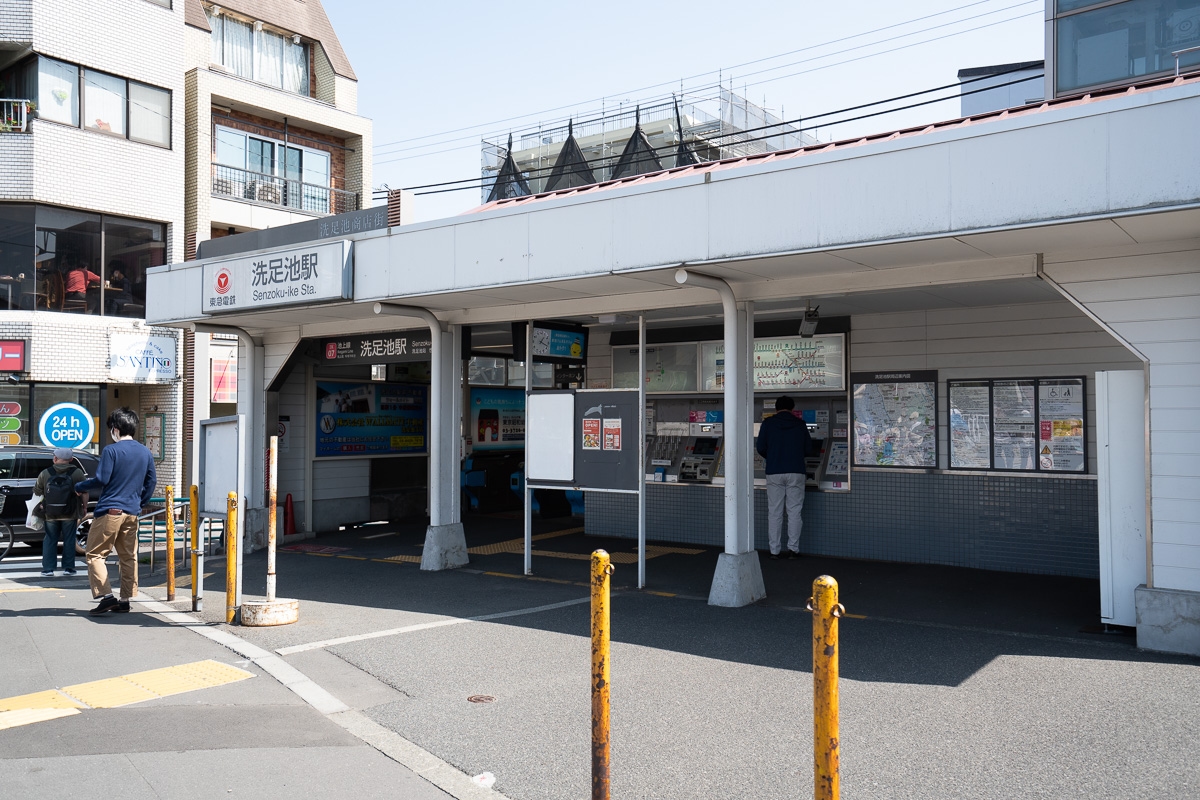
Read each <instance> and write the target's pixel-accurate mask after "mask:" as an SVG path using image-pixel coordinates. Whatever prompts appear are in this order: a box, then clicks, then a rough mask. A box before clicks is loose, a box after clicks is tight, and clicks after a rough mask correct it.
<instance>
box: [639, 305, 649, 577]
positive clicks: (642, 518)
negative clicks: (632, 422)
mask: <svg viewBox="0 0 1200 800" xmlns="http://www.w3.org/2000/svg"><path fill="white" fill-rule="evenodd" d="M638 408H639V409H640V410H641V412H640V413H641V419H640V421H639V422H638V432H639V434H640V435H639V436H638V455H639V457H640V458H641V464H642V466H640V467H638V588H639V589H645V588H646V475H645V472H646V466H645V465H646V434H647V433H648V431H647V430H646V315H645V314H644V313H643V314H638Z"/></svg>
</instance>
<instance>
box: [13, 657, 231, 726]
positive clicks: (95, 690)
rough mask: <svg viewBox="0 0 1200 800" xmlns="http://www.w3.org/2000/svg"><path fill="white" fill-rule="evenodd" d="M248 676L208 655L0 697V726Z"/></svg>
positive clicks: (111, 706)
mask: <svg viewBox="0 0 1200 800" xmlns="http://www.w3.org/2000/svg"><path fill="white" fill-rule="evenodd" d="M253 677H254V673H253V672H247V671H246V670H244V669H238V668H237V667H232V666H230V665H228V664H222V663H221V662H220V661H213V660H211V659H209V660H205V661H194V662H192V663H190V664H179V665H178V666H174V667H163V668H161V669H151V670H146V671H145V672H134V673H131V674H129V675H121V676H119V677H116V678H105V679H104V680H99V681H89V682H88V683H77V684H74V685H73V686H64V687H63V688H61V689H48V690H46V691H44V692H34V693H32V694H22V695H17V696H16V697H6V698H3V699H0V730H4V729H6V728H15V727H18V726H21V725H32V724H33V723H35V722H45V721H46V720H51V719H59V718H60V717H69V716H72V715H74V714H78V713H80V711H81V710H86V709H90V708H118V707H120V706H127V705H131V704H133V703H141V702H143V701H145V700H154V699H155V698H159V697H170V696H171V695H174V694H183V693H184V692H193V691H196V690H197V689H209V688H212V687H214V686H223V685H225V684H227V683H234V682H236V681H244V680H246V679H247V678H253Z"/></svg>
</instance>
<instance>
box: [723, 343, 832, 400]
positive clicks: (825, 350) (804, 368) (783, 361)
mask: <svg viewBox="0 0 1200 800" xmlns="http://www.w3.org/2000/svg"><path fill="white" fill-rule="evenodd" d="M753 380H754V391H756V392H766V391H794V392H808V391H819V392H823V391H840V390H843V389H845V388H846V372H845V336H844V335H843V334H840V333H834V334H827V335H825V336H812V337H809V338H803V337H800V336H785V337H776V338H769V339H768V338H763V339H755V340H754V377H753ZM701 388H702V389H705V390H708V391H716V390H718V389H724V388H725V344H724V342H710V343H706V344H704V345H702V346H701Z"/></svg>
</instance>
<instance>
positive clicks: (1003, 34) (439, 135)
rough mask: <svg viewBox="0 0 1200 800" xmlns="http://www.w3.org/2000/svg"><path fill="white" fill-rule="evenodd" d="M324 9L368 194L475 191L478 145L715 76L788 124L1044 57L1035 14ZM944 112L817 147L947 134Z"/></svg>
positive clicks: (927, 1) (859, 9)
mask: <svg viewBox="0 0 1200 800" xmlns="http://www.w3.org/2000/svg"><path fill="white" fill-rule="evenodd" d="M325 9H326V11H327V13H328V14H329V17H330V19H331V20H332V22H333V26H334V28H335V29H336V30H337V32H338V36H339V37H340V39H341V42H342V46H343V47H344V48H345V50H346V52H347V54H348V55H349V57H350V61H351V63H352V64H353V65H354V70H355V72H356V73H357V74H358V110H359V113H360V114H362V115H363V116H366V117H369V118H371V119H372V120H374V130H375V133H374V136H375V148H374V184H375V186H376V187H380V186H381V185H383V184H387V185H389V186H390V187H392V188H393V189H395V188H407V187H412V186H417V185H420V184H428V183H436V182H441V181H450V180H456V179H460V178H470V177H473V176H478V175H479V169H480V147H479V145H480V140H481V138H489V139H493V140H499V139H502V138H504V137H507V133H508V132H509V131H513V132H520V131H522V130H528V129H529V128H531V127H532V128H535V129H536V128H537V126H538V123H539V122H544V123H549V122H554V123H557V122H558V121H559V120H561V119H563V118H565V117H566V116H567V115H574V116H575V117H576V118H586V117H590V116H593V115H595V114H597V113H598V112H599V111H600V109H601V102H602V99H603V104H604V106H605V107H606V108H611V107H613V106H615V105H619V104H624V103H629V104H633V103H638V102H646V101H648V100H652V99H658V98H662V97H663V96H664V95H668V96H669V94H670V93H671V92H672V91H675V92H679V91H681V89H682V91H683V92H684V93H685V94H688V95H704V94H711V93H712V92H713V91H714V87H715V86H716V84H717V82H718V76H720V79H721V80H722V81H723V83H724V85H725V86H727V87H728V86H729V85H730V82H731V81H732V84H733V88H734V90H735V91H736V92H738V93H743V92H744V93H745V95H747V96H748V97H749V99H750V100H751V101H752V102H755V103H759V104H764V105H765V106H766V107H767V108H769V109H770V110H771V111H772V112H773V113H776V114H778V113H780V111H781V110H782V112H783V114H784V117H785V118H786V119H789V120H790V119H795V118H796V117H810V116H813V115H816V114H821V113H823V112H828V111H834V110H837V109H842V108H846V107H848V106H854V105H858V104H860V103H868V102H872V101H876V100H882V99H885V98H888V97H893V96H895V95H900V94H906V93H909V92H915V91H920V90H922V89H930V88H933V87H935V86H941V85H944V84H949V83H954V82H955V81H956V80H957V77H956V76H957V73H958V70H959V69H962V68H965V67H975V66H986V65H990V64H1003V63H1009V62H1017V61H1030V60H1036V59H1040V58H1042V57H1043V50H1044V36H1045V34H1044V22H1043V18H1044V10H1045V3H1044V0H1027V2H1021V1H1020V0H910V2H904V3H896V2H876V0H869V1H864V0H858V2H843V3H828V2H822V3H817V2H799V1H798V0H793V2H774V1H773V0H761V2H757V3H751V4H749V5H746V6H742V5H740V4H738V3H736V2H734V3H730V2H722V3H714V2H697V1H694V2H691V3H686V4H679V3H670V4H668V3H652V2H651V3H647V2H634V0H610V1H609V2H605V3H589V4H584V3H574V2H544V1H543V0H523V2H516V3H496V2H490V3H480V2H444V3H437V2H434V3H408V2H381V0H325ZM750 62H755V63H750ZM949 93H950V92H947V94H949ZM923 99H926V98H924V97H921V98H914V99H912V100H908V101H905V102H910V103H911V102H917V101H920V100H923ZM958 103H959V101H958V100H957V99H955V100H952V101H949V102H946V103H939V104H937V105H932V106H925V107H923V108H917V109H911V110H909V111H903V112H897V113H894V114H888V115H886V116H882V117H877V118H874V119H867V120H862V121H859V122H853V123H846V124H845V125H842V126H837V127H832V128H821V129H820V130H818V131H816V135H817V136H818V137H819V138H820V139H821V140H828V139H831V138H832V139H837V138H844V137H846V136H853V135H860V134H866V133H874V132H880V131H886V130H892V129H895V128H901V127H906V126H909V125H914V124H917V123H920V122H930V121H935V120H939V119H949V118H953V117H957V116H959V110H958V108H959V106H958ZM860 113H861V112H860ZM479 202H480V200H479V191H478V190H477V189H476V190H468V191H461V192H453V193H447V194H432V195H424V196H419V197H417V198H416V218H417V220H419V221H420V220H427V219H435V218H438V217H445V216H450V215H453V214H457V213H459V212H461V211H465V210H466V209H469V208H472V207H474V206H476V205H478V204H479Z"/></svg>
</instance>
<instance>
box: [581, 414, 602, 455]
mask: <svg viewBox="0 0 1200 800" xmlns="http://www.w3.org/2000/svg"><path fill="white" fill-rule="evenodd" d="M583 449H584V450H599V449H600V420H598V419H585V420H583Z"/></svg>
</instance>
